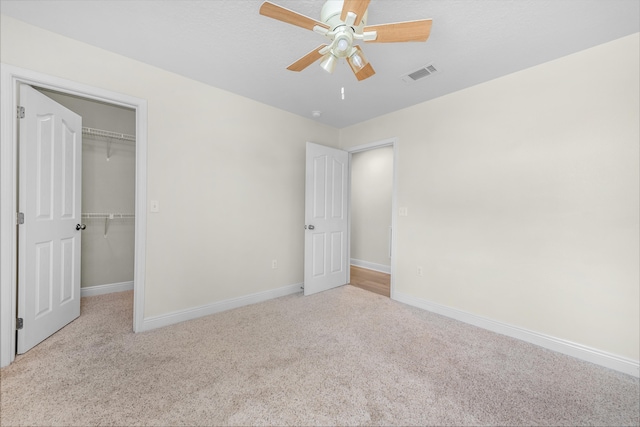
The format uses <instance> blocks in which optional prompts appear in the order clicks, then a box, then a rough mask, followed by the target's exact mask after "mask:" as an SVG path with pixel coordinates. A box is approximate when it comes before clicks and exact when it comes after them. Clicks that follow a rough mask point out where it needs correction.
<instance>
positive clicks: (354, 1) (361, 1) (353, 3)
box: [340, 0, 371, 26]
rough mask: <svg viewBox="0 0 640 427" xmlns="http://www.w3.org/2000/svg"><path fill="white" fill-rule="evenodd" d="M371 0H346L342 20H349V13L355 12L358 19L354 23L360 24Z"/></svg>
mask: <svg viewBox="0 0 640 427" xmlns="http://www.w3.org/2000/svg"><path fill="white" fill-rule="evenodd" d="M370 1H371V0H344V4H343V5H342V14H341V15H340V20H341V21H343V22H344V21H346V20H347V13H348V12H353V13H354V14H355V15H356V20H355V22H354V23H353V25H355V26H358V25H360V20H362V16H363V15H364V13H365V12H366V11H367V8H368V7H369V2H370Z"/></svg>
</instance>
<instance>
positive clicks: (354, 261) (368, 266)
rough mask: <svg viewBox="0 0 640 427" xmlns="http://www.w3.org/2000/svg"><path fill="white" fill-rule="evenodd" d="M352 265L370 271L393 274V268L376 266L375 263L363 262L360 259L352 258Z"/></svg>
mask: <svg viewBox="0 0 640 427" xmlns="http://www.w3.org/2000/svg"><path fill="white" fill-rule="evenodd" d="M351 265H355V266H356V267H362V268H366V269H369V270H375V271H379V272H381V273H387V274H391V267H390V266H388V265H383V264H376V263H375V262H369V261H362V260H360V259H355V258H351Z"/></svg>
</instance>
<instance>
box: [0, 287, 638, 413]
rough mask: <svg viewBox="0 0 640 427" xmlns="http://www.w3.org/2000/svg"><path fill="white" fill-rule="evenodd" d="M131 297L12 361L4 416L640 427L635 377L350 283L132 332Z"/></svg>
mask: <svg viewBox="0 0 640 427" xmlns="http://www.w3.org/2000/svg"><path fill="white" fill-rule="evenodd" d="M132 306H133V302H132V292H121V293H117V294H110V295H101V296H95V297H86V298H83V299H82V314H81V316H80V318H79V319H77V320H76V321H74V322H73V323H71V324H70V325H68V326H66V327H65V328H64V329H62V330H61V331H59V332H58V333H56V334H54V335H53V336H52V337H51V338H49V339H47V340H46V341H45V342H43V343H42V344H40V345H39V346H37V347H36V348H34V349H32V350H31V351H29V352H28V353H26V354H25V355H22V356H18V357H17V359H16V361H15V363H13V364H12V365H10V366H8V367H7V368H4V369H2V371H1V377H0V378H1V380H2V384H1V391H2V394H1V397H2V401H1V410H2V411H1V425H3V426H13V425H30V426H31V425H33V426H35V425H82V426H90V425H121V426H130V425H147V426H169V425H171V426H182V425H207V426H209V425H501V426H502V425H527V426H528V425H570V426H577V425H599V426H603V425H609V426H625V425H638V424H639V422H640V415H639V412H640V409H639V407H640V396H639V395H640V388H639V381H638V379H637V378H634V377H632V376H629V375H625V374H621V373H618V372H615V371H612V370H609V369H605V368H602V367H599V366H596V365H593V364H590V363H587V362H583V361H580V360H577V359H574V358H571V357H568V356H565V355H562V354H558V353H554V352H552V351H548V350H545V349H543V348H540V347H536V346H534V345H531V344H528V343H525V342H522V341H518V340H515V339H512V338H509V337H506V336H502V335H499V334H495V333H492V332H489V331H486V330H483V329H480V328H476V327H473V326H470V325H467V324H464V323H461V322H458V321H455V320H452V319H448V318H446V317H442V316H439V315H436V314H433V313H429V312H426V311H423V310H420V309H417V308H414V307H410V306H406V305H403V304H401V303H398V302H395V301H392V300H390V299H388V298H385V297H382V296H379V295H376V294H373V293H370V292H367V291H364V290H361V289H357V288H355V287H352V286H343V287H340V288H337V289H334V290H331V291H327V292H323V293H320V294H317V295H314V296H309V297H303V296H302V295H301V294H295V295H290V296H286V297H282V298H278V299H274V300H271V301H267V302H263V303H260V304H255V305H251V306H246V307H242V308H239V309H235V310H231V311H227V312H224V313H219V314H215V315H212V316H207V317H204V318H200V319H196V320H193V321H189V322H184V323H181V324H178V325H173V326H169V327H166V328H162V329H157V330H154V331H149V332H145V333H139V334H134V333H132V332H131V325H132Z"/></svg>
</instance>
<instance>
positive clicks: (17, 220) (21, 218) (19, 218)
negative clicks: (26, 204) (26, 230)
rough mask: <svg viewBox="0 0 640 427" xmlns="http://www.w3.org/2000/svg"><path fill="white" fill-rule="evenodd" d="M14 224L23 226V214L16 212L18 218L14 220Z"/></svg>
mask: <svg viewBox="0 0 640 427" xmlns="http://www.w3.org/2000/svg"><path fill="white" fill-rule="evenodd" d="M16 224H18V225H20V224H24V214H23V213H22V212H18V217H17V218H16Z"/></svg>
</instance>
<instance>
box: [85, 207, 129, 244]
mask: <svg viewBox="0 0 640 427" xmlns="http://www.w3.org/2000/svg"><path fill="white" fill-rule="evenodd" d="M135 217H136V216H135V214H131V213H109V212H84V213H82V219H104V238H105V239H106V238H107V232H108V231H109V221H111V220H114V219H132V218H135Z"/></svg>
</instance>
